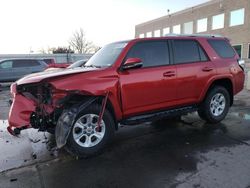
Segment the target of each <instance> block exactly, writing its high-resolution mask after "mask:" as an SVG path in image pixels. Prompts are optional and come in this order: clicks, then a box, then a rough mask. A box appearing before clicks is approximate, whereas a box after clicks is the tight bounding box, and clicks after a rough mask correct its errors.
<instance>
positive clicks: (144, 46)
mask: <svg viewBox="0 0 250 188" xmlns="http://www.w3.org/2000/svg"><path fill="white" fill-rule="evenodd" d="M128 58H140V59H141V60H142V63H143V67H152V66H160V65H167V64H169V50H168V43H167V42H166V41H150V42H140V43H137V44H136V45H135V46H133V47H132V49H131V50H130V51H129V53H128V55H127V59H128Z"/></svg>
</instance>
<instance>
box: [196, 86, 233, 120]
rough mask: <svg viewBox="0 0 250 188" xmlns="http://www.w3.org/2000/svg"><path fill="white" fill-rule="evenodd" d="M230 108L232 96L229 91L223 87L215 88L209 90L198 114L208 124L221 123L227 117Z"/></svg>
mask: <svg viewBox="0 0 250 188" xmlns="http://www.w3.org/2000/svg"><path fill="white" fill-rule="evenodd" d="M229 107H230V95H229V93H228V90H227V89H226V88H224V87H221V86H215V87H213V88H212V89H210V90H209V93H208V94H207V96H206V98H205V100H204V101H203V103H202V104H201V106H200V108H199V110H198V114H199V116H200V117H201V118H202V119H204V120H205V121H207V122H208V123H219V122H220V121H222V120H223V119H224V118H225V117H226V115H227V113H228V110H229Z"/></svg>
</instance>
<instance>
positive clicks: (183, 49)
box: [174, 40, 208, 64]
mask: <svg viewBox="0 0 250 188" xmlns="http://www.w3.org/2000/svg"><path fill="white" fill-rule="evenodd" d="M174 60H175V63H176V64H181V63H192V62H201V61H207V60H208V59H207V56H206V54H205V52H204V50H203V49H202V48H201V47H200V45H199V44H198V43H197V42H196V41H194V40H174Z"/></svg>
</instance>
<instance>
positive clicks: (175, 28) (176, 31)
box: [173, 25, 181, 34]
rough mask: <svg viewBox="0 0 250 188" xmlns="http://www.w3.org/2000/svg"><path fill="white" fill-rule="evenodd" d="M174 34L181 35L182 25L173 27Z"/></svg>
mask: <svg viewBox="0 0 250 188" xmlns="http://www.w3.org/2000/svg"><path fill="white" fill-rule="evenodd" d="M173 33H174V34H181V25H175V26H173Z"/></svg>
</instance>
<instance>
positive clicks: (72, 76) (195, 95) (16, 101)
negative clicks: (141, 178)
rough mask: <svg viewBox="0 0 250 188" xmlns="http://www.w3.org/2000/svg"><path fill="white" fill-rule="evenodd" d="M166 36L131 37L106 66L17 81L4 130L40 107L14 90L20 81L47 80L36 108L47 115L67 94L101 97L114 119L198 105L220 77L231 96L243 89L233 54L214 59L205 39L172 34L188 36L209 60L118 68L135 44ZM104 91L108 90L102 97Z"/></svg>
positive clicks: (27, 118)
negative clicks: (44, 97) (46, 97)
mask: <svg viewBox="0 0 250 188" xmlns="http://www.w3.org/2000/svg"><path fill="white" fill-rule="evenodd" d="M171 39H176V37H162V38H147V39H134V40H131V41H129V42H128V44H127V45H126V46H125V48H124V49H123V50H122V52H121V53H120V55H119V56H118V58H117V59H116V61H115V63H114V64H113V65H112V66H110V67H106V68H79V69H75V70H63V71H58V72H43V73H38V74H33V75H29V76H26V77H24V78H22V79H20V80H18V81H17V82H16V83H15V84H14V85H12V89H11V93H12V95H13V103H12V106H11V110H10V113H9V128H14V127H16V128H23V127H31V122H30V119H31V115H32V113H33V112H35V109H36V108H37V107H38V106H41V104H39V102H38V101H37V100H36V99H34V98H32V97H30V98H29V97H27V95H26V97H25V94H24V93H23V91H22V92H21V91H18V89H17V87H20V86H25V85H32V84H34V85H36V84H38V85H39V84H40V85H44V84H49V85H50V87H52V89H51V92H52V94H51V95H52V100H53V101H52V103H51V104H50V105H43V107H42V109H43V110H44V113H46V114H51V113H52V112H53V110H54V109H55V108H56V107H58V106H57V105H58V104H57V102H58V101H59V100H60V99H61V98H63V97H64V96H66V95H68V94H70V93H78V94H79V95H83V96H85V95H86V96H107V97H108V101H109V102H110V104H111V105H112V108H113V111H114V116H115V119H116V120H117V121H118V122H119V121H121V120H122V119H125V118H128V117H131V116H135V115H138V114H144V113H148V112H152V111H158V110H162V109H166V108H175V107H179V106H182V105H189V104H199V103H200V102H201V101H202V100H203V99H204V97H205V95H206V93H207V91H208V89H209V87H210V86H211V85H212V84H213V83H214V82H215V81H217V80H220V79H227V80H229V81H231V83H232V86H233V95H235V94H237V93H238V92H240V91H241V90H242V89H243V83H244V73H243V70H242V69H241V68H240V66H239V65H238V63H237V60H238V58H239V57H238V55H235V56H234V57H233V58H230V59H227V60H225V59H222V58H220V57H219V56H218V55H217V53H216V52H215V51H214V49H213V48H212V47H211V46H210V45H209V43H208V41H207V38H206V37H178V39H179V40H186V39H190V40H196V41H197V42H199V44H200V45H201V46H202V48H203V49H205V51H206V53H207V56H208V58H209V61H208V62H206V63H204V62H197V63H187V64H172V65H168V66H161V67H150V68H140V69H129V70H125V71H122V70H121V66H122V64H123V62H124V59H125V57H126V55H127V53H128V51H129V50H130V49H131V47H133V46H134V45H135V44H136V43H138V42H140V41H154V40H171ZM219 39H220V40H222V39H223V38H219ZM214 40H216V39H214ZM180 85H181V87H180ZM166 86H167V87H166ZM46 87H47V86H46ZM107 93H109V94H108V95H106V94H107ZM61 107H62V108H63V106H61ZM41 115H44V114H41Z"/></svg>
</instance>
